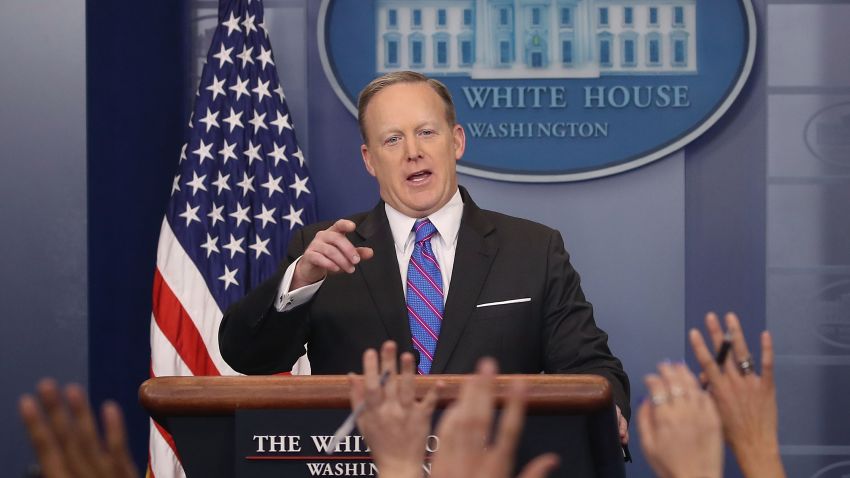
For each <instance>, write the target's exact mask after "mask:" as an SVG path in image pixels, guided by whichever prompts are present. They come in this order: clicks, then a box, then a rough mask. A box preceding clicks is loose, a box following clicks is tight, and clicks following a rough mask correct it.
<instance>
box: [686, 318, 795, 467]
mask: <svg viewBox="0 0 850 478" xmlns="http://www.w3.org/2000/svg"><path fill="white" fill-rule="evenodd" d="M725 319H726V329H727V331H728V335H729V336H730V337H731V341H732V353H731V357H730V359H729V360H725V361H724V362H723V363H722V364H719V365H718V364H717V363H716V362H715V359H714V357H713V356H712V354H711V352H709V350H708V347H707V346H706V343H705V340H704V339H703V336H702V334H701V333H700V332H699V331H698V330H696V329H692V330H691V331H690V333H689V339H690V342H691V347H692V348H693V351H694V355H695V356H696V359H697V361H698V362H699V364H700V367H702V370H703V373H702V377H703V380H704V381H705V382H706V383H707V385H708V390H709V392H710V394H711V396H712V398H713V399H714V402H715V404H716V405H717V410H718V412H719V413H720V419H721V421H722V422H723V433H724V436H725V438H726V441H727V442H728V443H729V445H730V446H731V448H732V450H733V451H734V453H735V456H736V458H737V460H738V464H739V465H740V467H741V470H742V471H743V472H744V476H746V477H747V478H753V477H784V476H785V472H784V470H783V468H782V462H781V460H780V457H779V438H778V430H777V421H778V417H777V415H778V413H777V406H776V387H775V384H774V381H773V342H772V340H771V337H770V333H768V332H767V331H765V332H762V334H761V349H762V357H761V359H762V360H761V369H762V375H761V376H759V375H758V374H757V373H755V369H754V365H753V358H752V355H750V351H749V348H748V347H747V343H746V341H745V340H744V333H743V331H742V330H741V324H740V322H739V321H738V317H737V316H735V314H732V313H730V314H726V317H725ZM705 325H706V328H707V329H708V334H709V337H710V338H711V341H712V342H713V344H714V348H715V350H717V349H719V348H720V347H721V344H722V343H723V338H724V332H723V329H722V327H721V326H720V320H719V319H718V318H717V315H715V314H714V313H709V314H707V315H706V317H705Z"/></svg>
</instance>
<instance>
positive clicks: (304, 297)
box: [274, 257, 325, 312]
mask: <svg viewBox="0 0 850 478" xmlns="http://www.w3.org/2000/svg"><path fill="white" fill-rule="evenodd" d="M300 260H301V258H300V257H299V258H298V259H296V260H295V262H293V263H292V264H289V267H287V268H286V273H284V274H283V280H281V281H280V287H278V289H277V299H276V300H275V302H274V308H275V310H277V311H278V312H286V311H289V310H292V309H294V308H296V307H298V306H299V305H301V304H304V303H305V302H310V299H312V298H313V296H314V295H316V292H317V291H318V290H319V287H321V286H322V283H323V282H325V280H324V279H322V280H320V281H319V282H316V283H314V284H309V285H305V286H304V287H301V288H298V289H295V290H293V291H290V290H289V286H290V285H291V284H292V276H293V275H294V274H295V267H296V266H297V265H298V261H300Z"/></svg>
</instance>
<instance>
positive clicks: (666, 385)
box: [637, 363, 723, 478]
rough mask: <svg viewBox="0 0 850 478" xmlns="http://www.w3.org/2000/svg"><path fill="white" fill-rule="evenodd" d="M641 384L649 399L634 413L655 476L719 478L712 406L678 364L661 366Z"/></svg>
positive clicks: (719, 439) (719, 442) (719, 445)
mask: <svg viewBox="0 0 850 478" xmlns="http://www.w3.org/2000/svg"><path fill="white" fill-rule="evenodd" d="M658 372H659V374H658V375H648V376H647V377H646V379H645V381H646V387H647V390H648V393H649V394H650V397H651V398H650V399H649V400H645V401H644V402H643V403H642V404H641V406H640V408H639V409H638V415H637V423H638V433H639V434H640V442H641V447H642V448H643V452H644V455H645V456H646V459H647V461H649V464H650V465H651V466H652V469H653V470H655V472H656V473H657V474H658V476H661V477H664V478H680V477H682V478H688V477H701V478H703V477H704V478H719V477H721V476H722V473H723V435H722V431H721V425H720V417H719V416H718V414H717V409H716V408H715V406H714V402H713V401H712V400H711V397H709V396H708V394H707V393H706V392H704V391H703V390H702V388H700V386H699V384H698V383H697V380H696V377H694V375H693V374H692V373H691V372H690V370H688V368H687V367H686V366H685V365H682V364H668V363H662V364H659V365H658Z"/></svg>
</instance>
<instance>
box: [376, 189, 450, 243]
mask: <svg viewBox="0 0 850 478" xmlns="http://www.w3.org/2000/svg"><path fill="white" fill-rule="evenodd" d="M384 208H385V210H386V212H387V220H388V221H389V223H390V229H391V230H392V233H393V242H394V243H395V247H396V249H398V250H399V251H402V252H404V251H406V250H407V248H408V247H410V245H411V244H413V240H414V238H415V237H416V236H415V235H414V234H413V223H415V222H416V218H412V217H407V216H405V215H404V214H402V213H400V212H398V211H396V210H395V209H393V207H392V206H390V205H389V204H387V203H384ZM462 216H463V199H461V197H460V190H457V191H455V193H454V195H453V196H452V198H451V199H449V202H447V203H446V204H445V205H444V206H443V207H441V208H440V209H439V210H437V211H436V212H434V213H433V214H431V215H430V216H428V219H430V220H431V223H432V224H434V227H436V228H437V237H438V238H439V239H440V240H441V241H443V245H444V246H445V245H449V244H455V243H456V242H457V236H458V231H459V230H460V219H461V217H462Z"/></svg>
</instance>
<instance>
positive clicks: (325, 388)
mask: <svg viewBox="0 0 850 478" xmlns="http://www.w3.org/2000/svg"><path fill="white" fill-rule="evenodd" d="M468 377H469V376H468V375H433V376H427V377H416V379H415V380H416V394H417V397H421V396H423V395H424V394H425V392H426V391H427V390H428V388H430V387H433V386H437V383H438V382H440V383H441V386H440V387H439V389H438V396H439V400H438V407H445V406H446V405H447V404H448V403H450V402H451V401H452V400H454V399H455V398H456V397H457V394H458V390H459V388H460V384H461V383H463V381H464V380H465V379H467V378H468ZM514 382H524V383H525V384H526V385H527V396H528V410H529V411H530V412H561V413H576V414H584V413H592V412H596V411H601V410H604V409H607V408H610V407H611V406H612V405H611V404H612V403H613V398H612V392H611V386H610V384H609V383H608V381H607V380H606V379H605V378H603V377H600V376H598V375H584V374H582V375H555V374H546V375H544V374H535V375H500V376H498V377H497V378H496V390H495V392H496V400H497V403H501V402H502V401H503V400H504V397H505V396H506V395H507V393H508V390H509V389H510V387H511V386H512V384H513V383H514ZM349 390H350V385H349V379H348V377H346V376H344V375H311V376H250V377H157V378H152V379H149V380H147V381H145V382H144V383H143V384H142V386H141V387H139V400H140V402H141V404H142V406H144V407H145V408H146V409H147V410H148V411H149V412H150V413H151V415H228V414H231V413H233V412H234V410H236V409H286V408H294V409H334V408H337V409H340V408H341V409H346V408H349V407H350V406H351V405H350V398H349Z"/></svg>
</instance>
